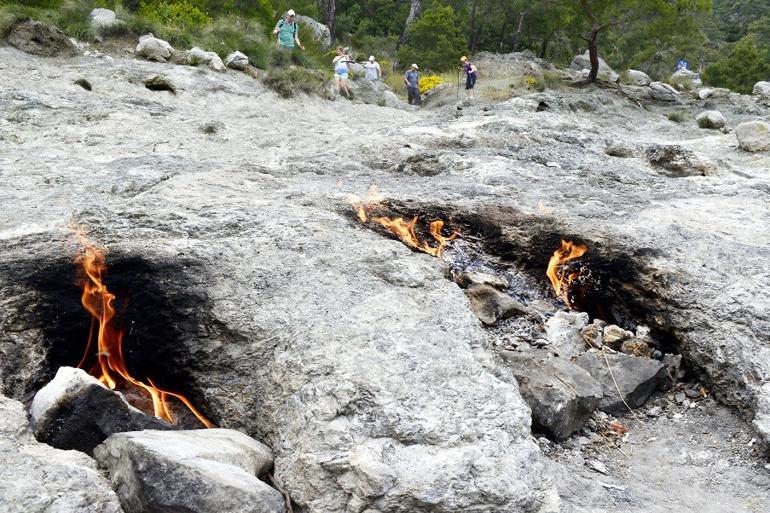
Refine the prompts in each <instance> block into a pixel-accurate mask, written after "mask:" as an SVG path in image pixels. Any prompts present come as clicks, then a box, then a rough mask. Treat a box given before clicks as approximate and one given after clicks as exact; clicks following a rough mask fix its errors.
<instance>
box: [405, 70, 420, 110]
mask: <svg viewBox="0 0 770 513" xmlns="http://www.w3.org/2000/svg"><path fill="white" fill-rule="evenodd" d="M419 70H420V68H419V67H417V64H412V67H411V68H409V71H407V72H406V74H405V75H404V83H405V84H406V94H407V97H408V98H409V105H419V104H420V74H419V73H418V71H419ZM412 102H414V103H412Z"/></svg>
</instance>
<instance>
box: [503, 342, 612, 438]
mask: <svg viewBox="0 0 770 513" xmlns="http://www.w3.org/2000/svg"><path fill="white" fill-rule="evenodd" d="M501 356H502V357H503V359H504V360H505V361H506V362H507V363H508V364H509V365H510V367H511V370H512V371H513V374H514V375H515V376H516V380H517V381H518V382H519V390H520V391H521V395H522V397H524V400H525V401H527V404H528V405H529V407H530V409H531V410H532V427H533V429H536V430H540V431H544V432H545V433H546V434H548V436H550V437H552V438H554V439H556V440H564V439H566V438H567V437H569V436H570V435H571V434H572V433H574V432H576V431H577V430H579V429H580V428H581V427H583V425H584V424H585V423H586V421H588V418H589V417H590V416H591V414H592V413H593V412H594V410H595V409H596V407H597V406H598V405H599V401H600V400H601V398H602V395H603V394H602V387H601V385H600V384H599V383H598V382H597V381H596V380H595V379H594V378H592V377H591V375H590V374H589V373H588V372H586V371H585V370H584V369H582V368H581V367H579V366H577V365H575V364H574V363H572V362H570V361H569V360H568V359H566V358H559V357H554V356H551V355H550V354H549V352H547V351H537V352H514V351H502V352H501Z"/></svg>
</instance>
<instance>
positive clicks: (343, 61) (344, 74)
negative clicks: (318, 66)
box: [332, 46, 350, 99]
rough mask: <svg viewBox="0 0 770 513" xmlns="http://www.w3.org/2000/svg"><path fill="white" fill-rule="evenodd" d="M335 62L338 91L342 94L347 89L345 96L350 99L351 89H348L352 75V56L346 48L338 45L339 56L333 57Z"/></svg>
mask: <svg viewBox="0 0 770 513" xmlns="http://www.w3.org/2000/svg"><path fill="white" fill-rule="evenodd" d="M332 64H334V83H335V84H337V93H339V94H342V91H343V90H344V91H345V96H346V97H347V98H348V99H350V90H349V89H348V76H350V57H348V56H347V54H346V53H345V49H344V48H342V47H341V46H338V47H337V56H336V57H334V59H332Z"/></svg>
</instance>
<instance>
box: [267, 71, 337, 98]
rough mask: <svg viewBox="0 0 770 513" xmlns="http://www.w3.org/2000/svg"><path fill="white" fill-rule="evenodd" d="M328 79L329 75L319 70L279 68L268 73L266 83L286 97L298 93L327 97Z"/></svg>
mask: <svg viewBox="0 0 770 513" xmlns="http://www.w3.org/2000/svg"><path fill="white" fill-rule="evenodd" d="M328 80H329V77H328V76H327V75H326V74H324V73H323V72H321V71H318V70H310V69H305V68H297V67H291V68H280V69H279V68H277V69H272V70H270V71H269V72H268V73H267V76H266V77H265V85H266V86H267V87H269V88H270V89H272V90H273V91H275V92H276V93H278V94H279V95H281V96H283V97H284V98H291V97H292V96H295V95H296V94H298V93H305V94H317V95H319V96H321V97H326V89H327V87H326V86H327V84H328Z"/></svg>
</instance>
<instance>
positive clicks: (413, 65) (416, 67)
mask: <svg viewBox="0 0 770 513" xmlns="http://www.w3.org/2000/svg"><path fill="white" fill-rule="evenodd" d="M412 67H413V68H414V69H420V68H419V66H417V64H412Z"/></svg>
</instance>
